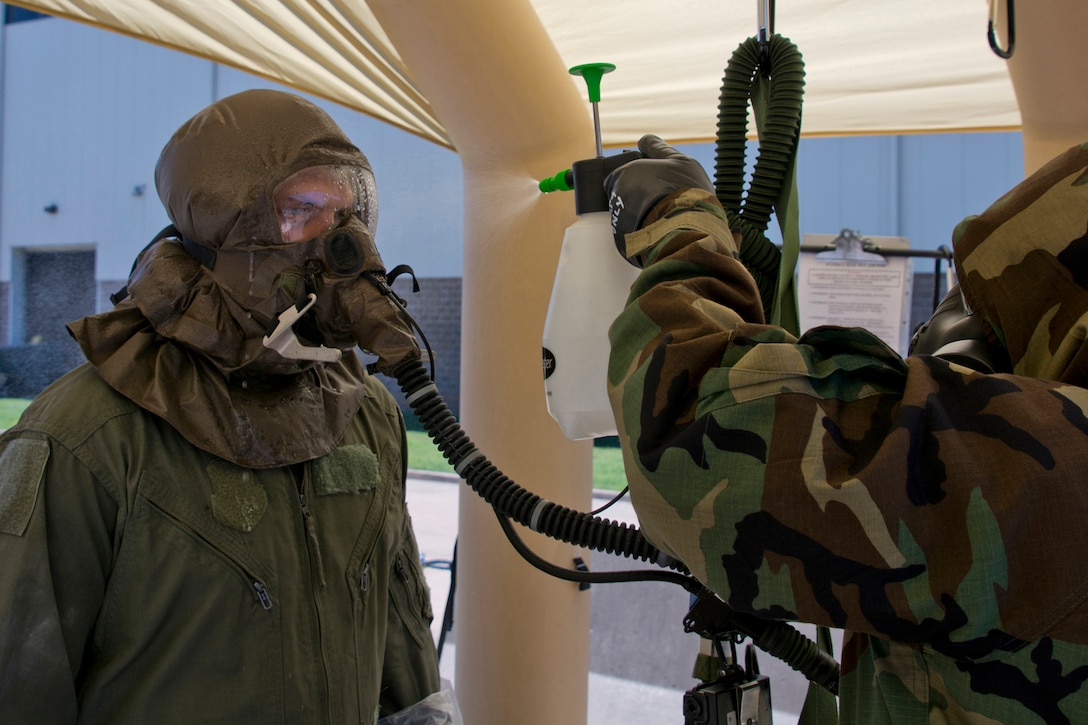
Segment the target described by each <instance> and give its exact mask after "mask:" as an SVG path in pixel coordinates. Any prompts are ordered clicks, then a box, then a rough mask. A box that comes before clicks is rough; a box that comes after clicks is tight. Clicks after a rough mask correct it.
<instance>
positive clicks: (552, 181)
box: [537, 169, 574, 194]
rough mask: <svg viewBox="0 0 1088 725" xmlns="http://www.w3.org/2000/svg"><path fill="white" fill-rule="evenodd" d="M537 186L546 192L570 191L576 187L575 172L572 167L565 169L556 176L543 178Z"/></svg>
mask: <svg viewBox="0 0 1088 725" xmlns="http://www.w3.org/2000/svg"><path fill="white" fill-rule="evenodd" d="M537 188H538V189H540V190H541V191H542V192H544V193H545V194H547V193H549V192H552V191H570V190H572V189H573V188H574V174H573V173H572V172H571V170H570V169H563V170H562V171H560V172H559V173H558V174H556V175H555V176H549V177H548V178H546V179H541V180H540V183H539V184H537Z"/></svg>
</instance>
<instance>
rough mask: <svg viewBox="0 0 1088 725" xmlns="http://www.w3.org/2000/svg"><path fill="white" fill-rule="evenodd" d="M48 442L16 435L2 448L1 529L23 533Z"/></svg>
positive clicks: (47, 456)
mask: <svg viewBox="0 0 1088 725" xmlns="http://www.w3.org/2000/svg"><path fill="white" fill-rule="evenodd" d="M48 460H49V444H48V443H46V442H45V441H42V440H34V439H31V438H17V439H15V440H13V441H9V442H8V443H7V445H5V446H4V448H3V450H2V451H0V533H4V534H10V535H12V536H22V535H23V533H24V532H25V531H26V527H27V525H28V524H29V523H30V516H31V514H33V513H34V504H35V502H36V501H37V500H38V489H39V488H41V484H42V474H43V473H44V472H45V462H46V461H48Z"/></svg>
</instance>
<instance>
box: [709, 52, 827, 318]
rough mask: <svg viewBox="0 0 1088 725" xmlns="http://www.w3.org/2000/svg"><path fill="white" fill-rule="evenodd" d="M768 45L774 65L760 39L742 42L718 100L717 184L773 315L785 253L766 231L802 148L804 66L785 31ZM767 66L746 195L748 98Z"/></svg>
mask: <svg viewBox="0 0 1088 725" xmlns="http://www.w3.org/2000/svg"><path fill="white" fill-rule="evenodd" d="M766 50H767V59H768V60H769V69H768V68H767V67H766V65H763V66H761V57H760V42H759V40H757V39H756V38H748V39H747V40H746V41H744V42H743V43H741V44H740V45H739V46H738V47H737V49H736V51H734V53H733V55H732V57H731V58H730V59H729V63H728V64H727V65H726V68H725V74H724V75H723V77H722V88H721V95H720V97H719V100H718V131H717V142H716V146H715V159H714V191H715V193H716V195H717V197H718V201H720V202H721V205H722V206H723V207H724V208H725V209H726V210H727V211H729V212H732V214H733V215H734V217H735V219H734V222H735V225H736V227H737V229H738V231H739V232H740V234H741V247H740V257H741V261H742V262H743V263H744V265H745V266H746V267H747V268H748V270H749V272H751V273H752V276H753V277H754V278H755V280H756V284H757V285H758V287H759V292H760V297H761V299H762V300H763V309H764V310H765V312H766V313H767V315H768V318H769V317H770V312H771V310H772V309H773V308H774V304H775V295H776V292H777V284H778V267H779V264H780V261H781V258H782V253H781V252H780V251H779V249H778V247H776V246H775V245H774V243H773V242H771V240H769V239H768V238H767V235H766V232H767V226H768V224H769V223H770V220H771V213H772V211H773V210H774V207H775V205H776V203H777V202H778V200H779V198H780V196H781V193H782V189H783V188H784V185H785V184H786V183H787V181H788V179H787V175H788V174H790V173H791V169H792V168H793V160H794V158H795V157H796V154H797V142H798V139H799V137H800V134H801V104H802V100H803V96H804V85H805V81H804V79H805V69H804V61H803V60H802V58H801V53H800V51H798V50H797V46H795V45H794V44H793V43H791V42H790V41H789V40H788V39H786V38H783V37H782V36H780V35H772V36H771V37H770V38H769V40H768V42H767V46H766ZM767 70H770V71H771V75H770V78H769V90H768V98H767V106H766V114H765V117H764V118H763V119H762V121H761V123H760V126H759V128H758V132H759V155H758V157H757V158H756V163H755V168H754V169H753V171H752V179H751V184H750V185H749V187H748V193H747V195H745V193H744V181H745V169H746V158H747V156H746V152H747V142H748V103H749V101H750V100H752V91H753V87H754V86H755V84H756V83H757V82H758V79H759V73H760V72H761V71H767Z"/></svg>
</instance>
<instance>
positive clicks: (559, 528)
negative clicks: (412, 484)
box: [393, 310, 838, 692]
mask: <svg viewBox="0 0 1088 725" xmlns="http://www.w3.org/2000/svg"><path fill="white" fill-rule="evenodd" d="M404 312H405V314H407V310H404ZM409 317H410V315H409ZM393 377H395V378H396V380H397V384H398V385H399V386H400V389H401V392H403V393H404V396H405V400H406V401H407V403H408V405H409V406H410V407H411V408H412V411H413V412H414V413H415V414H416V416H417V417H418V418H419V421H420V423H422V424H423V427H424V429H425V430H426V431H427V434H428V435H429V436H430V437H431V440H432V441H434V443H435V445H436V446H437V447H438V449H439V450H440V451H441V452H442V455H443V456H444V457H445V458H446V460H447V461H449V463H450V464H451V465H452V466H453V469H454V471H455V472H456V473H457V474H458V475H459V476H460V477H461V478H462V479H464V481H465V483H467V484H468V486H469V487H470V488H471V489H472V490H473V491H475V492H476V493H477V494H479V495H480V496H481V497H482V498H483V499H484V500H485V501H486V502H487V503H488V504H490V505H491V507H492V508H493V509H494V510H495V513H496V514H497V515H498V516H499V518H500V522H501V521H502V520H503V519H504V518H508V519H511V520H513V521H516V522H517V523H519V524H521V525H523V526H527V527H528V528H529V529H531V530H533V531H536V532H538V533H542V534H544V535H545V536H548V537H550V538H553V539H558V540H560V541H563V542H566V543H568V544H574V545H577V546H584V547H586V548H589V549H593V550H594V551H601V552H604V553H608V554H615V555H620V556H626V557H630V558H635V559H641V560H643V561H646V562H650V563H653V564H656V565H657V566H660V567H663V568H667V569H673V570H674V571H676V572H680V574H683V575H685V576H680V575H676V574H674V575H671V576H668V577H666V576H660V577H647V578H658V579H661V580H665V581H672V582H674V583H678V584H680V585H681V586H683V587H684V588H685V589H686V590H688V591H689V592H690V593H692V594H696V595H699V594H704V593H706V590H705V588H704V587H703V586H702V585H701V584H699V583H698V581H697V580H695V579H693V578H691V577H690V576H686V575H687V574H688V571H687V569H686V568H685V567H684V565H683V564H682V563H680V562H679V561H677V560H675V559H673V558H672V557H670V556H667V555H666V554H664V553H663V552H661V551H660V550H658V549H657V548H655V547H654V546H653V545H652V544H650V543H649V542H648V541H647V540H646V538H645V537H644V536H643V535H642V532H641V531H640V530H639V529H638V527H636V526H632V525H630V524H625V523H621V522H617V521H610V520H609V519H602V518H600V517H597V516H591V515H589V514H586V513H583V512H580V511H575V510H573V509H569V508H566V507H565V506H560V505H558V504H556V503H553V502H551V501H548V500H546V499H544V498H541V497H540V496H538V495H536V494H535V493H532V492H531V491H528V490H526V489H524V488H522V487H521V486H519V485H518V484H517V483H515V482H514V481H512V480H511V479H510V478H508V477H507V476H506V475H505V474H503V473H502V472H501V471H500V470H499V469H498V468H497V467H496V466H495V465H494V464H493V463H492V462H491V461H489V460H488V459H487V457H486V456H484V454H483V453H482V452H480V450H479V449H478V448H476V446H475V444H473V443H472V441H471V440H470V439H469V437H468V435H467V434H466V433H465V432H464V430H462V428H461V425H460V423H458V422H457V419H456V418H455V417H454V415H453V413H452V411H450V409H449V406H447V405H446V401H445V400H443V399H442V396H441V395H440V394H439V392H438V387H437V386H436V385H435V383H434V381H433V380H432V379H431V376H430V374H429V373H428V372H427V369H426V367H424V365H423V362H422V360H420V359H418V358H411V359H409V360H407V361H405V362H402V363H400V364H399V365H398V366H397V368H396V369H395V370H394V371H393ZM504 529H508V527H507V526H505V525H504ZM512 541H513V539H512ZM519 551H521V548H520V547H519ZM522 555H523V556H525V557H526V558H527V559H528V560H529V561H530V562H531V563H533V564H534V565H535V566H537V567H538V568H541V569H542V570H544V571H546V572H548V573H551V574H553V575H556V576H560V574H561V572H557V571H556V569H557V568H556V567H554V566H552V567H548V566H547V565H543V566H542V565H541V562H538V561H534V557H532V556H530V555H529V552H526V551H522ZM575 574H576V573H575V572H567V573H566V574H565V575H562V576H560V578H566V579H569V580H571V581H582V580H584V581H591V580H592V578H593V577H592V575H589V576H588V577H587V576H586V575H583V578H581V579H579V578H575ZM661 574H667V572H661ZM602 580H607V579H602ZM717 610H718V612H719V613H720V614H721V616H724V617H725V618H726V619H727V623H728V624H727V626H728V627H730V628H732V629H733V630H735V631H737V632H739V633H741V634H743V635H745V636H747V637H749V638H750V639H751V640H752V642H753V643H754V644H755V645H756V646H757V647H760V648H761V649H763V650H764V651H766V652H768V653H770V654H772V655H774V656H776V657H779V658H780V659H782V660H783V661H785V662H786V663H787V664H788V665H789V666H790V667H792V668H793V669H795V670H797V671H798V672H800V673H801V674H803V675H805V676H806V677H807V678H808V679H810V680H812V681H813V682H816V683H817V684H819V685H821V686H823V687H824V688H826V689H828V690H830V691H832V692H835V691H836V690H837V688H838V663H836V662H835V660H834V659H833V658H830V657H829V656H828V655H827V654H826V653H825V652H822V651H821V650H819V648H817V646H816V644H815V643H814V642H812V641H811V640H809V639H807V638H806V637H804V635H802V634H801V633H799V632H798V631H797V630H795V629H794V628H793V627H791V626H789V625H788V624H786V623H785V622H778V621H770V620H762V619H759V618H757V617H754V616H753V615H747V614H742V613H740V612H734V611H732V610H731V609H729V608H728V607H727V606H726V605H725V604H722V603H720V601H719V602H718V603H717Z"/></svg>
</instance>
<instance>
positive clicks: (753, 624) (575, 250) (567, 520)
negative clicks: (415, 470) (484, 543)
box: [371, 64, 839, 692]
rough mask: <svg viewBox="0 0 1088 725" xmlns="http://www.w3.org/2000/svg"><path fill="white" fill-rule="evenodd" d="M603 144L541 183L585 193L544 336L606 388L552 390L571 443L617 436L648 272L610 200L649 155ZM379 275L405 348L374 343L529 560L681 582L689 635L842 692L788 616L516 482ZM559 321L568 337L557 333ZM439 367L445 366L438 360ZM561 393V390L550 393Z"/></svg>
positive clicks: (632, 532)
mask: <svg viewBox="0 0 1088 725" xmlns="http://www.w3.org/2000/svg"><path fill="white" fill-rule="evenodd" d="M612 68H613V66H611V65H610V64H590V65H587V66H577V67H575V68H573V69H571V73H573V74H575V75H582V76H583V77H584V78H586V81H587V84H588V85H589V86H590V99H591V101H592V102H593V103H594V104H595V103H596V102H597V101H598V100H599V98H600V96H599V81H600V76H601V75H602V74H604V73H606V72H608V71H610V70H612ZM594 119H595V122H596V107H594ZM597 139H598V140H597V152H598V154H597V156H596V157H595V158H592V159H586V160H584V161H579V162H575V163H574V164H573V165H572V168H571V169H569V170H564V171H562V172H560V173H558V174H556V175H555V176H554V177H551V178H550V179H545V180H544V181H542V182H540V189H541V191H544V192H549V191H555V190H571V189H573V190H574V191H575V210H576V212H577V213H578V216H579V219H578V220H577V221H576V222H575V223H574V224H572V225H571V227H569V228H568V229H567V233H566V234H565V236H564V243H563V253H561V261H560V265H559V270H558V273H557V275H556V277H557V279H556V283H555V286H554V289H553V293H552V305H551V307H550V308H549V311H548V322H547V323H546V325H545V336H544V343H545V361H546V360H547V352H548V346H549V344H551V345H553V346H555V347H556V349H558V350H560V352H561V354H559V355H555V362H556V363H557V364H556V365H555V366H554V369H553V373H552V376H553V377H554V375H555V374H556V373H557V372H558V371H559V370H561V369H562V366H568V367H569V368H570V369H571V372H572V373H574V375H575V377H578V376H585V377H586V378H588V379H589V380H590V383H591V385H590V388H592V390H590V392H587V393H585V395H586V396H587V397H588V396H589V395H590V393H593V394H594V395H596V392H597V391H599V398H598V400H599V401H600V402H598V403H597V405H596V410H594V411H592V412H593V415H591V414H590V413H591V411H588V410H587V409H586V408H585V407H582V408H579V407H573V406H572V407H568V408H566V409H564V410H565V411H566V412H569V413H570V415H569V416H565V415H564V413H560V414H559V415H557V409H553V405H552V399H553V398H555V399H556V400H557V401H559V400H562V401H564V402H563V403H560V404H559V408H563V405H564V404H565V402H566V401H568V400H569V398H565V397H564V396H562V395H554V396H552V395H550V397H549V410H550V411H551V412H552V415H553V417H556V419H557V420H558V421H560V423H561V425H566V427H564V433H565V434H566V435H567V436H568V437H570V438H586V437H593V436H596V435H607V434H608V433H607V431H609V430H611V431H613V432H614V430H615V429H614V427H613V426H614V422H613V418H612V413H611V409H610V407H609V405H608V399H607V393H606V378H605V371H606V369H607V361H608V336H607V332H608V327H609V326H610V325H611V323H612V321H613V320H614V319H615V317H616V316H617V315H618V314H619V312H620V310H621V308H622V305H623V304H624V301H625V300H626V297H627V294H628V291H629V288H630V285H631V281H632V280H633V278H634V275H636V274H637V269H635V268H634V267H633V266H632V265H630V264H628V263H627V262H626V261H625V260H623V259H622V258H621V257H620V255H619V254H617V253H616V249H615V243H614V241H613V238H612V230H611V223H610V221H609V218H608V211H607V208H608V207H607V200H605V198H604V183H603V182H604V178H605V177H606V176H607V175H608V174H609V173H611V171H612V170H613V169H615V168H617V167H619V166H620V165H622V164H624V163H627V162H628V161H632V160H634V159H636V158H638V157H639V154H638V152H637V151H631V152H625V153H622V154H617V155H616V156H612V157H608V158H605V157H604V156H603V154H602V152H601V143H600V128H599V125H598V126H597ZM568 242H569V244H568ZM568 246H569V249H568ZM583 252H586V253H587V254H586V255H585V256H584V258H583V257H582V255H581V253H583ZM564 254H567V255H568V259H574V260H575V261H573V262H568V263H567V264H568V266H570V265H572V264H573V265H577V264H584V265H586V266H587V267H588V266H589V265H595V266H593V267H592V269H593V270H595V271H593V272H591V273H590V274H588V275H581V276H579V277H577V278H576V280H577V281H578V282H579V283H580V284H581V285H582V287H581V289H580V290H579V289H572V288H571V287H568V286H567V283H568V277H567V274H566V273H567V272H568V270H567V269H566V268H565V267H564V261H563V255H564ZM569 271H579V270H569ZM371 281H372V282H373V283H374V284H375V286H376V287H377V288H378V290H379V291H380V292H381V296H382V299H384V300H386V301H387V302H388V303H389V304H391V305H393V306H394V307H396V308H397V312H396V314H392V315H387V316H384V317H383V324H384V325H387V326H388V327H389V328H390V330H389V334H387V335H385V336H383V337H382V338H381V339H382V340H383V341H384V342H383V345H384V344H385V343H386V342H391V343H393V344H391V345H390V350H391V351H392V352H393V353H394V354H392V355H390V356H388V357H386V356H384V355H383V350H381V349H371V352H374V353H375V354H377V355H378V356H379V364H378V369H381V370H383V371H390V372H391V373H392V376H393V377H394V378H396V380H397V383H398V385H399V386H400V389H401V391H402V392H403V393H404V396H405V400H406V402H407V403H408V405H409V406H410V407H411V408H412V411H413V412H414V413H415V414H416V416H417V417H418V419H419V421H420V423H422V425H423V427H424V428H425V429H426V431H427V434H428V435H429V436H430V437H431V440H432V441H434V443H435V445H436V446H437V447H438V449H439V450H440V451H441V452H442V455H443V456H444V457H445V458H446V460H447V461H449V463H450V465H451V466H453V469H454V471H455V472H456V473H457V474H458V475H459V476H460V477H461V478H462V479H464V481H465V483H466V484H467V485H468V486H469V487H470V488H471V489H472V490H473V491H475V492H476V493H477V494H479V496H480V497H481V498H483V499H484V500H485V501H486V502H487V503H488V504H489V505H491V507H492V508H493V509H494V511H495V514H496V516H497V517H498V519H499V522H500V524H501V525H502V527H503V530H504V531H505V532H506V534H507V536H508V538H509V539H510V541H511V543H512V544H513V546H514V547H515V548H516V549H517V550H518V551H519V553H521V554H522V556H523V557H524V558H525V559H526V560H528V561H529V562H530V563H532V564H533V565H534V566H536V567H537V568H539V569H541V570H542V571H544V572H546V573H548V574H550V575H552V576H555V577H558V578H561V579H566V580H568V581H574V582H579V583H583V584H584V583H607V582H622V581H667V582H671V583H674V584H678V585H680V586H682V587H683V588H684V589H685V590H687V591H688V592H689V593H691V594H692V595H695V597H696V598H697V600H698V601H699V602H700V603H701V605H700V607H699V608H698V611H696V610H695V609H694V608H693V610H692V613H691V614H690V615H689V618H688V619H687V620H685V622H684V626H685V628H686V629H688V631H696V632H699V633H700V634H703V635H704V636H708V635H714V636H718V637H719V638H720V637H721V636H723V635H722V633H729V635H728V636H730V637H731V636H733V635H734V634H740V635H743V636H747V637H749V638H751V640H752V642H753V643H754V644H755V645H756V646H758V647H760V648H761V649H763V650H764V651H766V652H768V653H769V654H771V655H773V656H775V657H779V658H780V659H782V660H784V661H785V662H786V663H788V664H789V665H790V666H791V667H793V668H794V669H795V670H797V671H799V672H801V673H803V674H804V675H805V676H806V677H808V678H809V679H810V680H812V681H813V682H815V683H818V684H819V685H820V686H821V687H823V688H825V689H826V690H828V691H830V692H836V691H837V689H838V679H839V668H838V663H837V662H836V661H835V660H834V659H833V658H831V657H830V656H829V655H827V653H825V652H823V651H821V650H820V649H818V648H817V647H816V645H815V644H814V643H812V642H811V641H810V640H808V639H807V638H806V637H804V636H803V635H802V634H801V633H799V632H798V631H797V630H795V629H794V628H792V627H790V626H789V625H788V624H786V623H785V622H777V621H769V620H764V619H760V618H758V617H755V616H753V615H751V614H746V613H743V612H736V611H734V610H732V609H731V608H730V607H728V606H727V605H726V604H725V603H724V602H722V601H721V600H720V599H718V598H717V596H716V595H715V594H714V593H712V592H711V591H710V590H708V589H707V588H706V587H704V586H703V584H702V583H701V582H699V581H698V580H696V579H695V578H693V577H691V576H690V574H689V572H688V570H687V569H686V568H685V567H684V565H683V564H681V563H680V562H678V561H676V560H675V559H673V558H672V557H670V556H668V555H667V554H665V553H664V552H662V551H660V550H658V549H657V548H655V547H654V546H653V545H652V544H651V543H650V542H649V541H648V540H647V539H646V538H645V537H644V536H643V535H642V532H641V531H640V530H639V528H638V527H637V526H633V525H631V524H626V523H622V522H617V521H610V520H609V519H605V518H601V517H600V516H596V515H594V514H591V513H583V512H580V511H575V510H573V509H569V508H567V507H565V506H561V505H559V504H557V503H555V502H552V501H548V500H547V499H544V498H541V497H540V496H538V495H537V494H535V493H533V492H531V491H529V490H527V489H525V488H523V487H521V486H519V485H518V484H517V483H516V482H514V481H513V480H511V479H510V478H508V477H507V476H506V475H505V474H504V473H503V472H502V471H501V470H499V469H498V467H496V466H495V464H494V463H492V462H491V461H490V460H489V459H488V458H487V457H486V456H485V455H484V453H483V452H482V451H480V450H479V449H478V448H477V447H476V446H475V444H474V443H473V442H472V440H470V439H469V437H468V435H467V434H466V433H465V431H464V430H463V429H462V428H461V426H460V424H459V423H458V422H457V419H456V418H455V417H454V415H453V413H452V412H451V411H450V409H449V407H448V406H447V405H446V402H445V401H444V400H443V399H442V396H441V395H440V394H439V391H438V388H437V386H436V385H435V383H434V380H433V375H432V374H429V373H428V371H427V369H426V367H425V366H424V364H423V361H422V359H421V357H420V353H419V351H418V348H417V349H416V351H415V353H414V354H412V353H411V352H410V351H407V352H406V346H405V345H400V344H395V343H397V341H398V340H400V338H403V337H405V336H409V337H414V335H413V330H415V331H418V332H419V336H420V337H421V338H422V339H423V344H424V346H426V338H425V337H423V335H422V330H420V329H419V326H418V324H416V322H415V320H414V319H412V316H411V315H410V314H409V313H408V310H407V309H406V308H405V307H404V303H403V301H402V300H400V299H399V297H398V296H397V295H396V294H395V293H393V291H392V290H391V288H390V287H389V285H388V284H387V283H385V280H384V277H382V276H380V275H379V276H376V277H374V278H373V279H372V280H371ZM582 290H584V291H582ZM606 295H607V297H608V299H609V300H611V301H610V302H609V301H607V300H604V299H603V297H604V296H606ZM557 298H558V299H559V301H560V302H561V303H563V309H560V308H559V306H557V301H556V300H557ZM590 313H599V314H596V318H595V321H594V322H593V323H592V326H591V327H588V328H587V327H583V328H581V329H583V330H587V329H588V330H589V331H588V332H584V333H579V334H577V335H572V336H570V337H566V338H564V335H565V334H566V332H565V329H564V325H565V324H567V323H568V322H570V321H571V320H572V319H575V318H576V317H577V316H579V315H580V316H581V318H582V319H581V322H584V321H585V320H586V319H587V318H589V317H590V316H591V315H590ZM575 321H576V322H577V321H578V320H575ZM557 325H558V329H559V330H560V333H559V334H558V336H557V337H556V335H557V331H556V326H557ZM581 335H586V336H581ZM568 341H569V342H570V343H571V344H572V345H573V346H574V347H575V348H576V347H577V346H579V345H589V344H590V343H593V344H594V345H595V346H596V348H595V349H597V353H596V356H595V357H592V362H590V358H579V357H577V355H576V354H575V352H576V351H575V352H571V353H570V357H569V358H568V350H569V349H570V347H569V346H567V342H568ZM553 354H554V353H553ZM591 364H592V365H594V366H595V368H594V369H590V368H589V367H582V366H583V365H586V366H589V365H591ZM431 367H432V370H433V367H434V361H433V359H432V360H431ZM559 380H560V379H557V380H556V381H553V383H555V382H557V381H559ZM562 380H566V379H565V378H564V379H562ZM564 384H565V383H564ZM550 390H555V388H554V387H552V388H549V391H550ZM587 390H588V389H587ZM561 418H562V419H561ZM564 421H566V423H564ZM568 431H569V432H568ZM514 523H516V524H519V525H521V526H523V527H526V528H528V529H530V530H532V531H535V532H538V533H541V534H544V535H545V536H548V537H550V538H552V539H556V540H558V541H563V542H565V543H569V544H574V545H576V546H582V547H585V548H588V549H592V550H594V551H599V552H603V553H606V554H612V555H616V556H623V557H629V558H631V559H638V560H641V561H644V562H648V563H651V564H654V565H656V566H657V567H660V568H659V569H640V570H637V571H619V572H615V571H609V572H588V571H578V570H574V569H568V568H564V567H560V566H556V565H554V564H551V563H550V562H547V561H545V560H543V559H541V558H540V557H538V556H536V555H535V554H533V553H532V552H531V551H530V550H529V549H528V547H526V546H525V544H524V542H522V541H521V539H520V538H519V537H518V536H517V534H516V532H515V530H514V527H513V524H514Z"/></svg>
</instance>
